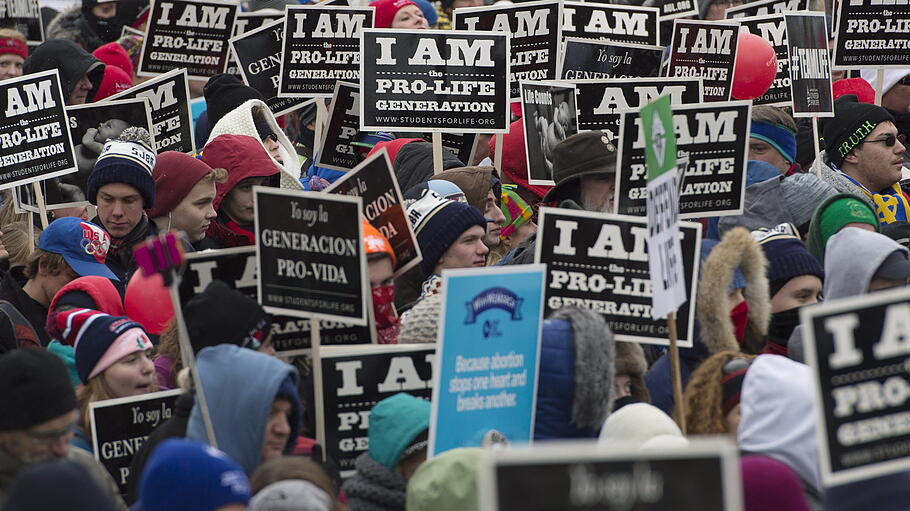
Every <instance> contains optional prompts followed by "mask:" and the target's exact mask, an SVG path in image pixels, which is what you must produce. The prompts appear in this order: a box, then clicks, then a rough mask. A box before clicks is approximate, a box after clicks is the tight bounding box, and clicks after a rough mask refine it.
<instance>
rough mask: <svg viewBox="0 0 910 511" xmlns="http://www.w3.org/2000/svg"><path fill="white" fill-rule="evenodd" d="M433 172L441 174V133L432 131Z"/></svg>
mask: <svg viewBox="0 0 910 511" xmlns="http://www.w3.org/2000/svg"><path fill="white" fill-rule="evenodd" d="M433 174H435V175H439V174H442V133H440V132H438V131H434V132H433Z"/></svg>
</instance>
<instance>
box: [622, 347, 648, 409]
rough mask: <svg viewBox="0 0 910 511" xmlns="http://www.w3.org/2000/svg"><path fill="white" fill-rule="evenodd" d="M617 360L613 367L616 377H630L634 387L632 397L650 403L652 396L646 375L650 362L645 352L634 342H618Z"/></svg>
mask: <svg viewBox="0 0 910 511" xmlns="http://www.w3.org/2000/svg"><path fill="white" fill-rule="evenodd" d="M615 348H616V360H615V363H614V364H613V366H614V367H615V368H616V375H617V376H619V375H626V376H628V377H629V380H630V382H631V386H632V397H633V398H634V399H635V400H636V401H638V402H641V403H650V402H651V395H650V393H649V392H648V387H647V385H645V373H647V372H648V361H647V360H645V350H643V349H642V347H641V345H640V344H637V343H634V342H623V341H616V345H615Z"/></svg>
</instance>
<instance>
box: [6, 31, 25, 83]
mask: <svg viewBox="0 0 910 511" xmlns="http://www.w3.org/2000/svg"><path fill="white" fill-rule="evenodd" d="M27 57H28V45H27V44H26V42H25V36H24V35H22V33H21V32H19V31H18V30H14V29H12V28H0V80H6V79H7V78H16V77H17V76H22V66H23V64H24V63H25V59H26V58H27Z"/></svg>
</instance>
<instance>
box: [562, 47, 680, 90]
mask: <svg viewBox="0 0 910 511" xmlns="http://www.w3.org/2000/svg"><path fill="white" fill-rule="evenodd" d="M663 55H664V48H663V46H645V45H641V44H629V43H614V42H610V41H594V40H590V39H576V38H567V39H566V42H565V44H564V45H563V53H562V59H561V61H560V64H559V79H560V80H572V81H575V80H591V79H604V78H640V77H654V76H657V75H658V73H659V72H660V62H661V59H663Z"/></svg>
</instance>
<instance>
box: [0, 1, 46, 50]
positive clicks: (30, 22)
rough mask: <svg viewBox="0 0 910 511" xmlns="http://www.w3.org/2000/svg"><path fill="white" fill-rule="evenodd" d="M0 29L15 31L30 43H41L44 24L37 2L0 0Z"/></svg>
mask: <svg viewBox="0 0 910 511" xmlns="http://www.w3.org/2000/svg"><path fill="white" fill-rule="evenodd" d="M0 27H2V28H11V29H13V30H17V31H18V32H19V33H21V34H22V35H24V36H25V39H26V40H27V41H28V42H30V43H40V42H43V41H44V24H43V23H41V7H40V6H39V5H38V0H0ZM7 44H10V43H7ZM23 48H25V46H24V45H23Z"/></svg>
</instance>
